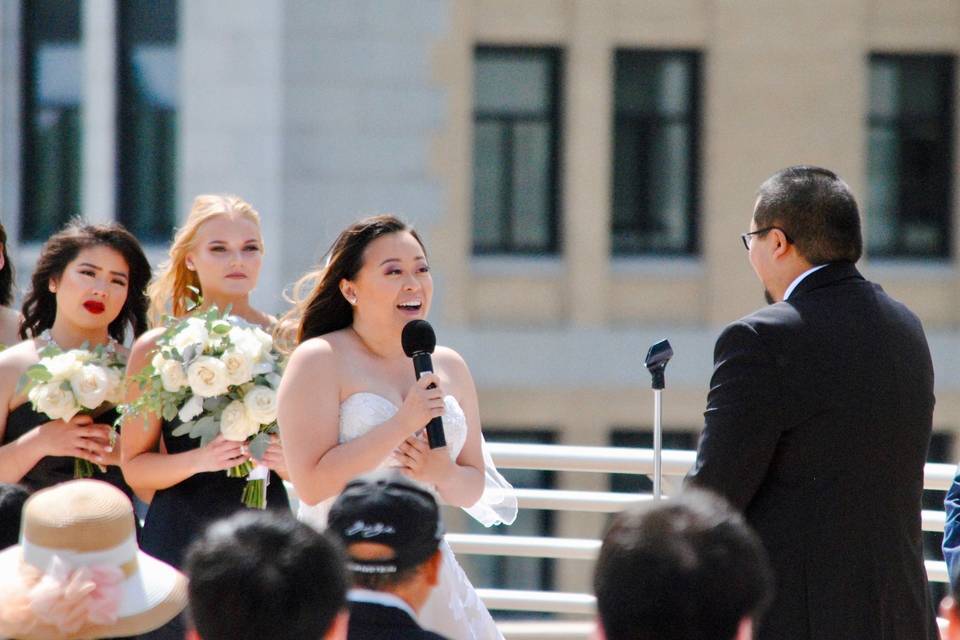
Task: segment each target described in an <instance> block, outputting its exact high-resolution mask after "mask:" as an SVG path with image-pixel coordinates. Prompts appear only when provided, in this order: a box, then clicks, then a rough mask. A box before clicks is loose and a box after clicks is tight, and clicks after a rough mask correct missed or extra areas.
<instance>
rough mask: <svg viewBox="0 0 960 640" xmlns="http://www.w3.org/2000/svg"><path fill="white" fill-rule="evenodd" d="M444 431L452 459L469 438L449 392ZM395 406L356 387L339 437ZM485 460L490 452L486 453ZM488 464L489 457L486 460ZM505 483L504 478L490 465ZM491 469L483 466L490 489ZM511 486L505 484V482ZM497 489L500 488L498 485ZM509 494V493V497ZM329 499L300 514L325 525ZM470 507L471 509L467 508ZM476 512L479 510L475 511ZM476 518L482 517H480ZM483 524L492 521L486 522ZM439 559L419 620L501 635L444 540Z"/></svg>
mask: <svg viewBox="0 0 960 640" xmlns="http://www.w3.org/2000/svg"><path fill="white" fill-rule="evenodd" d="M444 405H445V409H444V415H443V431H444V435H445V436H446V440H447V450H448V451H449V452H450V457H451V458H452V459H454V460H456V458H457V456H458V455H460V451H461V450H462V449H463V445H464V443H465V442H466V440H467V418H466V416H465V415H464V413H463V409H462V408H461V407H460V404H459V403H458V402H457V400H456V398H454V397H453V396H446V397H445V398H444ZM398 410H399V409H398V408H397V407H396V405H394V404H393V403H392V402H390V401H389V400H387V399H386V398H384V397H383V396H380V395H377V394H375V393H366V392H361V393H355V394H353V395H352V396H350V397H348V398H347V399H346V400H344V401H343V403H342V404H341V405H340V442H341V443H343V442H348V441H350V440H353V439H354V438H358V437H360V436H362V435H364V434H365V433H367V432H369V431H370V430H372V429H374V428H376V427H377V426H379V425H381V424H383V423H384V422H386V421H387V420H389V419H390V418H392V417H393V415H394V414H395V413H396V412H397V411H398ZM485 458H486V459H487V460H488V461H489V456H485ZM489 464H490V465H491V466H492V461H489ZM389 466H397V463H396V461H395V460H394V459H393V457H392V456H391V457H389V458H387V459H386V460H384V461H383V462H382V463H381V464H380V467H389ZM492 473H493V474H494V475H496V476H497V477H498V478H500V480H501V481H502V483H503V484H506V481H505V480H502V477H500V476H499V474H497V473H496V470H495V469H493V470H492ZM490 474H491V470H490V469H489V468H488V469H487V476H488V482H487V484H488V489H489V488H490V481H489V476H490ZM506 486H507V487H509V485H508V484H506ZM498 490H499V491H503V489H502V485H501V488H500V489H498ZM511 499H512V498H511V497H509V496H508V497H507V499H506V500H502V499H499V500H500V501H505V502H509V501H510V500H511ZM332 503H333V499H330V500H325V501H323V502H320V503H318V504H316V505H314V506H309V505H305V504H303V503H301V504H300V509H299V513H298V517H299V519H300V520H302V521H304V522H307V523H308V524H311V525H312V526H314V527H315V528H317V529H320V530H323V529H325V528H326V526H327V512H328V511H329V509H330V505H331V504H332ZM512 509H513V514H514V515H515V514H516V501H515V499H513V506H512ZM468 512H470V510H468ZM475 517H478V516H475ZM478 519H481V518H480V517H478ZM512 519H513V518H512V517H511V516H509V515H508V516H506V517H502V516H501V517H499V518H497V519H496V520H495V521H500V520H503V521H506V522H508V523H509V522H512ZM485 524H487V526H489V524H492V522H491V523H485ZM440 548H441V551H442V555H443V564H442V566H441V568H440V580H439V583H438V584H437V586H436V587H435V588H434V590H433V592H432V593H431V594H430V598H429V599H428V600H427V603H426V604H425V605H424V607H423V609H422V610H421V611H420V615H419V622H420V625H421V626H423V627H424V628H425V629H429V630H430V631H434V632H436V633H439V634H440V635H442V636H445V637H447V638H449V639H450V640H491V639H492V640H502V638H503V636H502V635H501V634H500V632H499V631H498V630H497V627H496V624H495V623H494V621H493V618H492V617H490V613H489V612H488V611H487V608H486V606H484V604H483V602H482V601H481V600H480V598H479V596H478V595H477V592H476V590H475V589H474V588H473V585H472V584H470V580H469V579H468V578H467V575H466V574H465V573H464V571H463V569H462V568H461V567H460V565H459V563H457V560H456V558H455V557H454V555H453V551H452V550H451V549H450V547H449V545H447V543H446V542H442V543H441V545H440Z"/></svg>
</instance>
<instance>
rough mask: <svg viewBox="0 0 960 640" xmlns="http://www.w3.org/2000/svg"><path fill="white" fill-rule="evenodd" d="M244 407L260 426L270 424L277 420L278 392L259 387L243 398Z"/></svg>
mask: <svg viewBox="0 0 960 640" xmlns="http://www.w3.org/2000/svg"><path fill="white" fill-rule="evenodd" d="M243 405H244V406H245V407H246V408H247V413H248V414H249V415H250V418H251V419H253V420H254V421H256V422H257V423H258V424H270V423H271V422H273V421H274V420H276V419H277V392H276V391H274V390H273V389H271V388H270V387H262V386H260V385H257V386H256V387H254V388H253V389H250V391H248V392H247V393H246V395H244V396H243Z"/></svg>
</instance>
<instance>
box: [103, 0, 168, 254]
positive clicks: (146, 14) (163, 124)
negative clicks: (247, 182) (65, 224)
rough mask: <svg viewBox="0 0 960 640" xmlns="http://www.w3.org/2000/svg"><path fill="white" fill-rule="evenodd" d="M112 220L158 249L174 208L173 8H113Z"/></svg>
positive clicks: (161, 3)
mask: <svg viewBox="0 0 960 640" xmlns="http://www.w3.org/2000/svg"><path fill="white" fill-rule="evenodd" d="M117 43H118V52H119V61H118V64H119V72H118V82H119V92H118V109H117V137H118V138H117V139H118V158H117V168H118V171H117V173H118V181H119V184H118V197H117V205H118V208H117V219H118V220H119V221H120V222H121V223H123V224H124V226H126V227H127V228H128V229H129V230H130V231H131V232H132V233H133V234H134V235H136V236H137V237H138V238H140V240H142V241H146V242H150V241H154V242H163V241H167V240H169V238H170V234H171V233H172V231H173V222H174V220H175V217H176V216H175V207H176V147H177V144H176V142H177V93H178V92H177V83H178V73H177V1H176V0H123V1H122V2H117Z"/></svg>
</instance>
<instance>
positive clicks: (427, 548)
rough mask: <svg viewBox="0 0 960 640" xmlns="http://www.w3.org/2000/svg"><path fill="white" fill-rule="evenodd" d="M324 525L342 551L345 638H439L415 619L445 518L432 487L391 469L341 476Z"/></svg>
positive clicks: (433, 580)
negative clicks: (348, 577)
mask: <svg viewBox="0 0 960 640" xmlns="http://www.w3.org/2000/svg"><path fill="white" fill-rule="evenodd" d="M328 530H329V531H330V532H331V533H332V534H333V535H334V536H335V537H337V538H339V539H340V540H341V541H342V542H343V545H344V547H345V548H346V551H347V556H348V560H347V569H348V570H349V571H350V573H351V574H352V580H353V588H352V589H351V590H350V591H349V592H348V594H347V600H348V601H349V603H350V625H349V627H348V629H347V640H399V639H401V638H413V639H416V638H422V639H423V640H444V639H443V636H440V635H438V634H436V633H433V632H431V631H426V630H424V629H422V628H421V627H420V625H419V624H417V620H416V617H417V612H418V611H419V610H420V608H421V607H422V606H423V605H424V603H425V602H426V601H427V597H428V596H429V595H430V592H431V591H432V590H433V587H435V586H436V584H437V580H438V577H439V573H440V563H441V562H442V557H441V555H440V547H439V545H440V541H441V540H443V524H442V523H441V522H440V511H439V508H438V507H437V501H436V500H435V499H434V497H433V495H431V494H430V492H428V491H426V490H424V489H423V488H421V487H420V486H419V485H417V484H416V483H415V482H413V481H411V480H409V479H407V478H406V476H404V475H403V474H402V473H400V472H399V471H396V470H382V471H375V472H373V473H369V474H366V475H363V476H360V477H358V478H356V479H354V480H351V481H350V482H348V483H347V486H346V487H345V488H344V490H343V493H341V494H340V496H339V497H337V499H336V500H335V501H334V503H333V506H331V507H330V515H329V517H328Z"/></svg>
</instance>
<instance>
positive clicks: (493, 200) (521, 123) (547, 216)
mask: <svg viewBox="0 0 960 640" xmlns="http://www.w3.org/2000/svg"><path fill="white" fill-rule="evenodd" d="M559 78H560V52H559V51H558V50H556V49H507V48H492V47H481V48H478V49H477V51H476V59H475V63H474V132H473V251H474V253H475V254H552V253H556V252H557V247H558V224H557V208H558V204H557V203H558V202H559V198H558V191H559V190H558V188H557V182H558V180H557V174H558V172H557V154H558V149H559V148H560V144H559V140H560V130H559V119H558V113H559V84H560V83H559Z"/></svg>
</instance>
